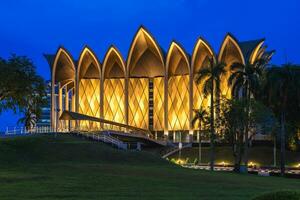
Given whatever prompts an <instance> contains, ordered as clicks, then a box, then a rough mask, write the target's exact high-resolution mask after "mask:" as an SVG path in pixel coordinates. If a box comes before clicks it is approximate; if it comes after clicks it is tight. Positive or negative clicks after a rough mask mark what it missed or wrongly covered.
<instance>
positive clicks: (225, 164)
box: [219, 161, 229, 167]
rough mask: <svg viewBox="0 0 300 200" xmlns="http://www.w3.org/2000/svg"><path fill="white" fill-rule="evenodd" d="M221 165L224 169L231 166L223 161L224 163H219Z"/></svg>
mask: <svg viewBox="0 0 300 200" xmlns="http://www.w3.org/2000/svg"><path fill="white" fill-rule="evenodd" d="M219 165H222V166H223V167H226V166H228V165H229V163H228V162H225V161H222V162H220V163H219Z"/></svg>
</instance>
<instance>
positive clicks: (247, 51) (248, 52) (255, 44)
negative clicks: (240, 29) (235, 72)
mask: <svg viewBox="0 0 300 200" xmlns="http://www.w3.org/2000/svg"><path fill="white" fill-rule="evenodd" d="M264 41H265V39H264V38H263V39H259V40H248V41H242V42H239V45H240V48H241V50H242V52H243V55H244V58H245V62H250V63H253V61H254V60H255V58H256V56H257V53H258V51H259V49H260V48H261V46H262V45H263V43H264Z"/></svg>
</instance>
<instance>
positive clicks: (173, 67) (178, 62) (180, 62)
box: [166, 41, 190, 76]
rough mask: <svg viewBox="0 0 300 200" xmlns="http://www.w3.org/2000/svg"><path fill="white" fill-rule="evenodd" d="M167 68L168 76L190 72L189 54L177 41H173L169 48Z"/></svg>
mask: <svg viewBox="0 0 300 200" xmlns="http://www.w3.org/2000/svg"><path fill="white" fill-rule="evenodd" d="M166 70H167V74H168V76H172V75H186V74H189V73H190V63H189V56H188V54H187V53H186V52H185V50H184V49H183V47H182V46H181V45H180V44H179V43H178V42H176V41H172V43H171V45H170V48H169V50H168V54H167V58H166Z"/></svg>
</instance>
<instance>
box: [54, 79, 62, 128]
mask: <svg viewBox="0 0 300 200" xmlns="http://www.w3.org/2000/svg"><path fill="white" fill-rule="evenodd" d="M62 100H63V96H62V88H61V87H60V83H58V100H57V101H58V102H57V107H56V113H57V115H56V130H59V129H60V128H61V124H60V120H59V117H60V115H61V113H62Z"/></svg>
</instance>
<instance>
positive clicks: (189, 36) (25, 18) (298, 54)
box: [0, 0, 300, 130]
mask: <svg viewBox="0 0 300 200" xmlns="http://www.w3.org/2000/svg"><path fill="white" fill-rule="evenodd" d="M299 12H300V1H299V0H285V1H279V0H244V1H242V0H224V1H221V0H219V1H218V0H214V1H213V0H198V1H196V0H151V1H142V0H139V1H133V0H128V1H118V0H114V1H112V0H107V1H104V0H103V1H100V0H99V1H96V0H59V1H58V0H42V1H41V0H1V2H0V22H1V23H0V57H4V58H7V57H8V56H9V55H10V54H11V53H16V54H18V55H26V56H28V57H30V58H32V60H33V61H34V63H35V65H36V67H37V69H38V73H39V74H41V75H42V76H43V77H44V78H46V79H49V77H50V71H49V66H48V64H47V62H46V60H45V59H44V57H43V53H55V52H56V50H57V48H58V46H59V45H63V46H64V47H66V48H67V49H68V50H69V51H70V52H71V54H72V55H73V57H74V58H75V59H77V58H78V56H79V53H80V51H81V49H82V47H83V46H84V45H85V44H87V45H89V46H90V47H91V48H92V49H93V50H94V51H95V52H96V53H97V55H98V57H99V59H100V60H101V61H102V60H103V56H104V54H105V52H106V50H107V48H108V47H109V46H110V45H111V44H114V45H116V46H117V47H118V48H119V49H120V51H121V53H122V54H123V56H124V57H126V56H127V52H128V49H129V45H130V42H131V40H132V37H133V35H134V33H135V32H136V30H137V29H138V27H139V26H140V25H144V26H145V27H146V28H147V29H148V30H149V31H150V32H151V33H152V35H153V36H154V37H155V38H156V40H157V41H158V43H159V44H160V45H161V46H162V48H163V49H165V50H167V49H168V47H169V44H170V42H171V41H172V40H173V39H175V40H176V41H178V42H180V43H181V44H182V45H183V47H184V48H185V49H186V50H187V52H189V53H191V52H192V49H193V47H194V44H195V41H196V39H197V37H199V36H203V37H204V38H205V39H206V40H207V41H209V43H210V44H211V45H212V46H213V48H214V50H215V51H216V52H218V50H219V48H220V44H221V42H222V40H223V38H224V36H225V34H226V33H227V32H231V33H233V34H234V36H236V38H237V39H238V40H240V41H242V40H249V39H257V38H266V43H267V45H268V46H269V49H275V50H276V54H275V55H274V57H273V60H272V63H275V64H282V63H285V62H286V61H290V62H293V63H300V14H299ZM17 118H18V116H17V115H13V114H12V113H11V112H6V113H3V114H2V115H1V116H0V130H3V129H4V128H5V127H6V126H14V125H15V123H16V121H17Z"/></svg>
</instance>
